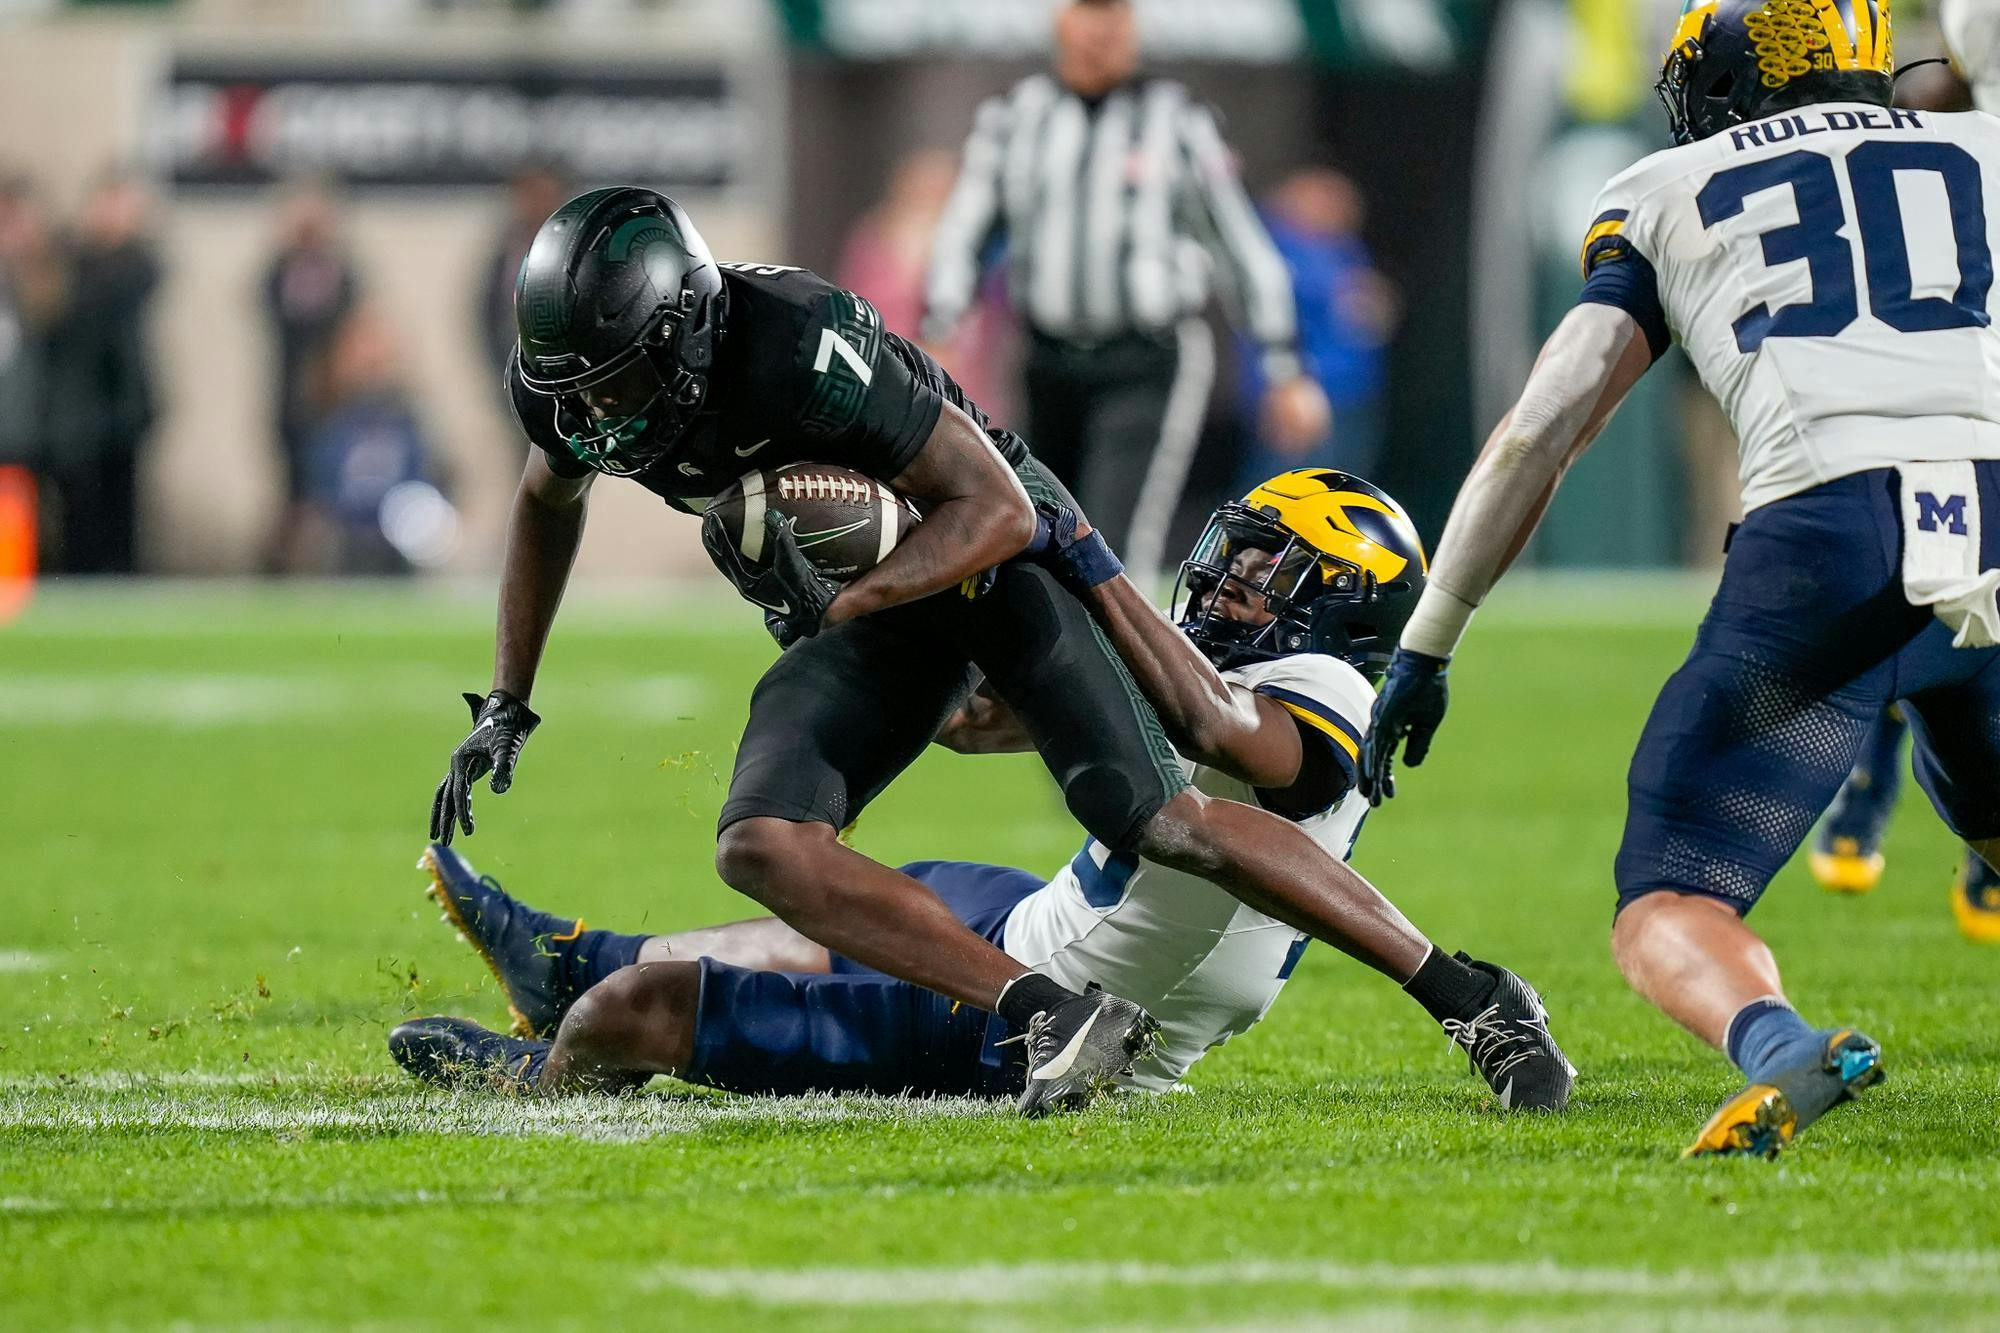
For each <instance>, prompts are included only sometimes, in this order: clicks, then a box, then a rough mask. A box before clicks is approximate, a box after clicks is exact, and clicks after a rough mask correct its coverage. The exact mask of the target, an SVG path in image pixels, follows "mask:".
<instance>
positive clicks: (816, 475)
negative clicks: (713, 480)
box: [708, 463, 920, 583]
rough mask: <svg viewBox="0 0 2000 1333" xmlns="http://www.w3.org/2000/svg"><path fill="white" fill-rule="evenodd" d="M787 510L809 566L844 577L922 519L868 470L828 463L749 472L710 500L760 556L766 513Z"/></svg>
mask: <svg viewBox="0 0 2000 1333" xmlns="http://www.w3.org/2000/svg"><path fill="white" fill-rule="evenodd" d="M774 510H775V511H776V512H777V513H780V514H784V515H786V516H787V517H789V518H790V519H791V520H792V521H793V524H794V528H793V530H794V532H795V533H796V534H797V536H798V541H799V549H800V550H801V551H802V552H804V553H805V557H806V559H808V560H810V561H811V562H812V565H813V568H814V569H817V570H818V571H819V572H820V573H822V574H824V575H826V576H827V577H828V578H830V579H834V580H836V581H838V582H843V583H844V582H846V581H847V580H849V579H852V578H855V577H857V576H859V575H861V574H865V573H866V572H867V571H869V570H871V569H873V568H874V567H875V566H876V565H878V564H880V563H882V560H883V558H884V557H886V556H887V555H888V554H889V552H891V551H893V550H895V549H896V543H897V542H900V541H901V540H903V537H904V535H905V534H906V533H908V532H909V530H910V529H911V528H913V527H915V526H916V525H917V523H918V522H919V521H920V520H919V519H918V517H917V511H916V510H915V508H913V507H912V506H911V505H910V503H909V501H907V500H905V499H903V498H902V497H901V496H899V495H897V494H896V493H895V492H894V491H892V490H890V489H889V488H888V487H887V486H885V485H883V484H882V483H881V482H879V481H877V480H875V479H874V478H873V477H868V476H863V475H862V474H861V473H859V472H854V471H851V470H849V469H847V468H844V467H834V466H832V465H830V464H826V463H790V464H787V465H786V466H784V467H780V468H760V469H759V470H757V471H755V472H746V473H745V474H743V476H741V477H739V478H737V479H736V480H735V481H734V482H731V483H730V485H729V487H728V489H726V490H724V491H723V492H722V493H721V494H720V495H718V496H716V497H715V498H714V499H713V500H710V501H709V503H708V512H709V513H712V514H715V515H717V516H718V517H720V518H721V520H722V525H723V531H724V532H726V533H727V534H728V536H729V540H730V541H731V542H732V543H734V544H735V547H736V549H737V551H738V552H740V553H741V554H742V556H743V558H744V559H745V560H747V561H749V562H750V563H752V564H756V565H761V564H762V563H764V559H765V555H764V515H765V514H766V513H767V512H770V511H774Z"/></svg>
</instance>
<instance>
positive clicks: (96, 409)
mask: <svg viewBox="0 0 2000 1333" xmlns="http://www.w3.org/2000/svg"><path fill="white" fill-rule="evenodd" d="M152 208H153V200H152V196H151V194H150V193H149V192H148V191H147V190H146V188H145V186H144V185H143V184H142V183H141V182H140V181H139V180H138V179H137V178H136V177H132V176H127V175H113V176H109V177H107V178H105V179H104V180H102V181H100V182H99V183H98V184H97V186H96V187H95V188H93V189H92V190H91V192H90V195H89V197H88V198H87V199H86V200H85V201H84V206H83V211H82V214H81V215H80V217H79V218H78V222H77V228H76V239H75V242H74V244H73V245H72V246H71V247H70V248H69V252H68V255H67V265H66V267H67V294H66V298H65V299H64V301H63V303H62V305H61V308H60V309H59V310H58V311H56V312H55V313H54V317H53V319H52V320H51V323H50V327H49V333H48V339H47V343H46V360H45V362H44V367H43V376H42V379H43V400H42V401H43V404H44V407H43V413H44V421H45V429H46V431H47V435H46V437H45V438H46V441H47V449H48V455H47V458H48V461H47V465H46V466H47V475H48V477H49V479H50V481H51V483H52V486H53V489H54V492H55V496H54V499H55V504H54V510H55V515H56V531H55V534H54V535H55V539H56V546H55V558H54V560H53V561H52V562H51V568H52V569H54V570H56V571H59V572H66V573H76V574H128V573H131V572H132V571H133V570H134V569H135V568H136V563H137V562H136V547H137V542H136V537H137V527H138V494H137V479H138V468H139V454H140V451H141V449H143V448H144V446H145V442H146V437H147V435H148V434H149V433H150V432H151V430H152V428H153V417H154V407H155V404H154V396H153V367H152V355H151V351H150V349H149V348H148V346H147V339H146V321H147V316H148V313H149V311H150V308H151V306H152V300H153V294H154V291H155V289H156V288H157V287H158V285H159V280H160V266H159V263H158V261H157V260H156V259H155V258H154V256H153V246H152V242H151V240H150V238H149V236H148V230H149V226H150V223H151V214H152Z"/></svg>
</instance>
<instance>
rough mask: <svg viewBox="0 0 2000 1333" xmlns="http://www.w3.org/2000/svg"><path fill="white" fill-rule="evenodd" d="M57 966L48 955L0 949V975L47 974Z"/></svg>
mask: <svg viewBox="0 0 2000 1333" xmlns="http://www.w3.org/2000/svg"><path fill="white" fill-rule="evenodd" d="M55 965H56V964H55V959H53V958H51V957H49V956H48V955H47V954H40V953H28V952H26V951H25V950H21V949H0V973H7V972H46V971H48V970H49V969H50V968H52V967H54V966H55Z"/></svg>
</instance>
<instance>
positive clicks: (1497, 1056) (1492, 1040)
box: [1444, 953, 1576, 1111]
mask: <svg viewBox="0 0 2000 1333" xmlns="http://www.w3.org/2000/svg"><path fill="white" fill-rule="evenodd" d="M1458 960H1459V961H1460V962H1461V963H1464V964H1465V965H1466V966H1468V967H1471V968H1474V969H1476V970H1478V971H1480V972H1484V973H1485V974H1486V975H1488V976H1490V977H1492V978H1493V979H1494V981H1495V982H1496V983H1497V984H1496V985H1495V986H1494V988H1493V991H1492V993H1491V994H1490V995H1488V996H1487V997H1486V1007H1485V1008H1483V1009H1481V1010H1480V1011H1479V1012H1478V1013H1476V1014H1474V1015H1473V1016H1472V1017H1471V1018H1466V1019H1458V1018H1447V1019H1446V1020H1445V1021H1444V1030H1445V1033H1446V1034H1447V1035H1448V1036H1450V1038H1451V1039H1452V1040H1453V1041H1454V1042H1456V1043H1458V1045H1460V1046H1462V1047H1464V1048H1465V1053H1466V1055H1467V1057H1468V1058H1469V1059H1470V1060H1471V1062H1472V1072H1474V1073H1475V1074H1478V1075H1479V1076H1480V1077H1481V1078H1483V1079H1485V1080H1486V1086H1487V1087H1489V1088H1491V1089H1493V1094H1494V1095H1495V1096H1496V1097H1498V1098H1499V1099H1500V1107H1501V1109H1502V1110H1506V1111H1560V1110H1562V1109H1563V1108H1564V1107H1566V1106H1568V1105H1569V1094H1570V1090H1571V1089H1572V1088H1574V1087H1575V1086H1576V1066H1575V1065H1572V1064H1571V1063H1570V1062H1569V1058H1568V1057H1567V1056H1565V1055H1564V1054H1563V1053H1562V1048H1561V1047H1560V1046H1558V1045H1556V1039H1555V1038H1554V1037H1552V1036H1550V1035H1549V1011H1548V1009H1547V1008H1546V1007H1544V1006H1543V1004H1542V997H1541V996H1540V995H1538V994H1536V993H1535V988H1534V987H1533V986H1530V985H1529V984H1528V983H1527V982H1525V981H1523V980H1521V978H1519V977H1517V976H1515V975H1514V974H1513V973H1512V972H1509V971H1508V970H1507V969H1506V968H1504V967H1498V966H1495V965H1494V964H1492V963H1482V962H1479V961H1478V960H1477V959H1473V958H1468V957H1466V956H1465V955H1464V954H1462V953H1461V954H1459V955H1458Z"/></svg>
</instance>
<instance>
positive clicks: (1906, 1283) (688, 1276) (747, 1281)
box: [639, 1250, 2000, 1307]
mask: <svg viewBox="0 0 2000 1333" xmlns="http://www.w3.org/2000/svg"><path fill="white" fill-rule="evenodd" d="M639 1285H640V1286H641V1287H642V1288H644V1289H647V1290H655V1291H657V1290H666V1289H674V1290H679V1291H686V1292H690V1293H692V1294H694V1295H697V1296H705V1297H709V1298H712V1299H730V1300H747V1301H750V1302H752V1303H754V1304H758V1305H766V1306H801V1307H803V1306H911V1305H955V1306H968V1305H969V1306H1012V1305H1020V1304H1022V1303H1024V1301H1026V1300H1028V1299H1029V1293H1032V1294H1033V1295H1032V1299H1033V1301H1035V1302H1037V1303H1040V1302H1047V1301H1063V1300H1068V1299H1071V1298H1073V1297H1075V1296H1077V1295H1080V1294H1088V1293H1094V1292H1101V1291H1103V1290H1104V1289H1107V1288H1117V1287H1189V1288H1205V1287H1217V1288H1225V1289H1233V1290H1241V1289H1246V1288H1260V1287H1284V1286H1313V1287H1330V1288H1336V1289H1340V1290H1348V1291H1355V1292H1362V1293H1372V1294H1382V1293H1393V1294H1399V1295H1417V1294H1426V1293H1465V1294H1472V1295H1495V1296H1511V1297H1517V1298H1519V1297H1526V1296H1531V1295H1534V1294H1536V1293H1540V1294H1542V1295H1543V1296H1545V1297H1557V1296H1590V1297H1598V1296H1603V1297H1623V1298H1633V1299H1652V1300H1701V1301H1729V1300H1738V1299H1753V1300H1754V1299H1759V1298H1765V1299H1768V1298H1771V1297H1779V1296H1801V1297H1825V1296H1829V1295H1831V1294H1833V1293H1838V1294H1839V1296H1840V1298H1841V1299H1842V1300H1843V1301H1852V1300H1853V1299H1854V1298H1856V1297H1861V1296H1867V1297H1898V1296H1910V1295H1965V1296H1993V1297H1996V1298H2000V1253H1996V1252H1994V1251H1990V1250H1974V1251H1966V1252H1963V1253H1942V1254H1938V1253H1921V1254H1904V1255H1896V1256H1890V1257H1884V1256H1853V1257H1839V1256H1833V1257H1812V1258H1799V1259H1786V1260H1763V1261H1757V1262H1749V1263H1735V1264H1725V1265H1722V1266H1720V1267H1717V1268H1713V1269H1675V1270H1670V1271H1657V1270H1653V1269H1647V1268H1597V1267H1576V1266H1571V1265H1568V1264H1559V1263H1554V1262H1549V1261H1537V1262H1533V1263H1492V1264H1391V1263H1370V1264H1348V1263H1337V1262H1321V1261H1317V1260H1275V1259H1273V1260H1265V1259H1246V1260H1241V1261H1235V1262H1230V1263H1210V1264H1161V1263H1136V1262H1135V1263H1076V1264H1042V1263H1028V1264H974V1265H969V1266H966V1267H962V1268H710V1269H695V1268H662V1269H657V1270H654V1271H652V1272H650V1273H647V1274H646V1275H645V1276H644V1277H643V1278H642V1279H641V1281H640V1283H639Z"/></svg>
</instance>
